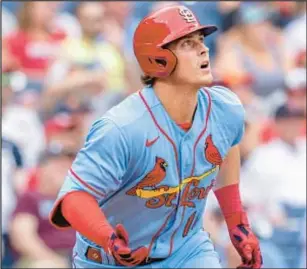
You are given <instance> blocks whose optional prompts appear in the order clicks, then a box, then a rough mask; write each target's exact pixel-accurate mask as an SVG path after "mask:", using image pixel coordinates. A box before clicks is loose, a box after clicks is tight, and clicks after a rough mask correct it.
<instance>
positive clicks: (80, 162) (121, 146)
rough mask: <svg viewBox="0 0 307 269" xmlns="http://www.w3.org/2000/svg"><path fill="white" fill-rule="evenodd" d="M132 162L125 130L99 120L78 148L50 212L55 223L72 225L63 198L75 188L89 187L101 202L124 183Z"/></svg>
mask: <svg viewBox="0 0 307 269" xmlns="http://www.w3.org/2000/svg"><path fill="white" fill-rule="evenodd" d="M127 165H128V145H127V142H126V140H125V137H124V135H123V133H122V131H121V130H120V129H119V128H118V127H117V126H116V125H115V124H114V123H113V122H111V121H110V120H108V119H101V120H99V121H97V122H95V123H94V124H93V126H92V128H91V130H90V132H89V134H88V136H87V138H86V141H85V144H84V146H83V148H82V149H81V150H80V151H79V152H78V154H77V156H76V159H75V160H74V162H73V164H72V166H71V168H70V170H69V171H68V174H67V176H66V178H65V181H64V184H63V186H62V188H61V190H60V192H59V195H58V198H57V201H56V203H55V205H54V207H53V210H52V212H51V214H50V220H51V223H52V224H54V225H55V226H57V227H68V226H69V224H68V223H67V222H66V221H65V219H64V217H63V216H62V213H61V201H62V200H63V199H64V197H65V196H66V195H67V194H68V193H71V192H73V191H85V192H87V193H89V194H91V195H92V196H93V197H95V198H96V200H97V201H98V202H99V203H100V202H102V201H104V200H105V199H106V198H107V197H108V196H110V195H112V194H113V193H114V192H116V191H117V190H118V189H119V187H120V186H121V182H122V179H123V177H124V175H125V173H126V168H127Z"/></svg>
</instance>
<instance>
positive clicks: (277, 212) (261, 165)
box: [241, 105, 306, 225]
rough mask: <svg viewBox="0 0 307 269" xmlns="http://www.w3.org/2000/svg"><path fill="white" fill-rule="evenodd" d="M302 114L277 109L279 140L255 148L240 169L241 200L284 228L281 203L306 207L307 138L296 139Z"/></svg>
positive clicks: (303, 117) (276, 121)
mask: <svg viewBox="0 0 307 269" xmlns="http://www.w3.org/2000/svg"><path fill="white" fill-rule="evenodd" d="M304 120H305V113H304V111H302V110H290V108H289V107H287V106H286V105H284V106H281V107H280V108H279V109H277V112H276V115H275V123H276V130H277V132H278V135H279V138H276V139H274V140H273V141H272V142H270V143H268V144H266V145H263V146H261V147H259V148H257V149H256V150H255V151H254V152H252V153H251V155H250V157H249V159H248V160H247V161H246V162H245V164H244V166H243V168H242V176H241V180H242V185H241V186H242V188H244V191H242V194H243V200H244V201H245V203H246V204H247V205H248V206H249V207H250V209H251V210H252V211H253V212H254V213H255V214H256V215H257V216H261V217H264V216H265V218H267V220H269V222H271V223H273V224H278V225H282V224H284V225H287V224H286V223H285V222H284V221H285V219H284V215H283V214H284V212H283V210H282V207H281V205H282V204H284V203H285V204H288V205H292V206H303V207H304V206H305V207H306V138H305V137H304V138H301V137H300V136H299V134H300V130H301V126H302V122H303V121H304Z"/></svg>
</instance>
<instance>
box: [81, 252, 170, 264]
mask: <svg viewBox="0 0 307 269" xmlns="http://www.w3.org/2000/svg"><path fill="white" fill-rule="evenodd" d="M85 257H86V258H87V259H89V260H90V261H93V262H97V263H102V255H101V252H100V249H98V248H94V247H88V248H87V250H86V253H85ZM163 260H165V258H151V257H148V258H146V259H145V260H144V261H142V262H141V263H140V264H139V266H142V265H147V264H151V263H154V262H160V261H163Z"/></svg>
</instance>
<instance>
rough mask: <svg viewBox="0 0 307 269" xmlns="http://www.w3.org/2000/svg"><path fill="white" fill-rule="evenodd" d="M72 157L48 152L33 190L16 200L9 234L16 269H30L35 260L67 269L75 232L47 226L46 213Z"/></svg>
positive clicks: (57, 150)
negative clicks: (17, 259) (35, 188)
mask: <svg viewBox="0 0 307 269" xmlns="http://www.w3.org/2000/svg"><path fill="white" fill-rule="evenodd" d="M74 156H75V154H74V152H71V151H69V150H66V149H61V148H53V149H50V150H48V151H47V152H46V153H45V154H44V155H43V156H42V159H41V162H40V165H39V169H38V178H39V183H38V184H39V185H38V188H37V190H35V191H27V192H25V193H24V194H22V195H21V196H20V197H19V200H18V201H17V206H16V209H15V212H14V214H13V218H12V223H11V233H10V238H11V243H12V245H13V247H14V249H15V250H16V252H17V254H18V258H19V261H18V264H17V267H19V266H21V267H24V268H31V267H32V266H31V264H33V263H36V262H38V261H51V262H52V266H54V263H56V264H57V266H59V267H62V268H63V267H67V268H68V259H69V257H70V255H71V250H72V248H73V245H74V243H75V232H74V231H73V230H66V231H60V230H58V229H56V228H55V227H53V226H52V225H51V224H50V222H49V220H48V214H49V212H50V210H51V207H52V205H53V203H54V200H55V199H56V195H57V192H58V190H59V188H60V186H61V185H62V183H63V180H64V178H65V175H66V173H67V171H68V169H69V167H70V165H71V163H72V160H73V158H74ZM19 268H20V267H19Z"/></svg>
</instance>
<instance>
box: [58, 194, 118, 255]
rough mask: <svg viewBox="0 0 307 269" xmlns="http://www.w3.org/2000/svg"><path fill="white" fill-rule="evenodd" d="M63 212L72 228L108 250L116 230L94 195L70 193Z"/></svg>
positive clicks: (65, 199)
mask: <svg viewBox="0 0 307 269" xmlns="http://www.w3.org/2000/svg"><path fill="white" fill-rule="evenodd" d="M62 214H63V216H64V217H65V219H66V221H67V222H69V224H70V225H71V227H72V228H74V229H75V230H76V231H78V232H79V233H81V234H82V235H83V236H85V237H86V238H88V239H89V240H91V241H93V242H94V243H96V244H97V245H99V246H102V247H103V248H104V249H105V250H106V251H107V248H108V242H109V238H110V236H111V235H112V233H113V232H114V230H113V228H112V226H111V225H110V224H109V222H108V220H107V218H106V217H105V215H104V214H103V212H102V211H101V209H100V208H99V205H98V203H97V201H96V200H95V198H94V197H92V196H91V195H90V194H88V193H86V192H83V191H76V192H72V193H70V194H68V195H67V196H66V197H65V198H64V199H63V201H62ZM85 216H86V217H85Z"/></svg>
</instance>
